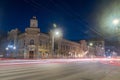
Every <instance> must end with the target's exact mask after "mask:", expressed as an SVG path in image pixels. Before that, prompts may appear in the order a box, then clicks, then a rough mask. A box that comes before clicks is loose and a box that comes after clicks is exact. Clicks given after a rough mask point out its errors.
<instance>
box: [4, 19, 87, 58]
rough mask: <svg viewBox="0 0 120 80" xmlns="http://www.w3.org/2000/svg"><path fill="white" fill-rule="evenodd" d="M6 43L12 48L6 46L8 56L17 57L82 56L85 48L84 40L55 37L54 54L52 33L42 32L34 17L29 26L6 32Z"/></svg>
mask: <svg viewBox="0 0 120 80" xmlns="http://www.w3.org/2000/svg"><path fill="white" fill-rule="evenodd" d="M8 41H9V44H8V45H12V46H13V48H15V49H11V52H10V48H9V49H8V48H6V53H7V55H8V56H9V57H10V56H12V57H18V58H31V59H36V58H52V57H83V56H84V52H85V50H86V47H87V46H86V42H85V41H84V40H82V41H80V42H79V43H77V42H73V41H69V40H66V39H63V38H62V36H61V37H60V38H55V41H54V54H53V53H52V46H51V45H52V35H51V32H49V33H48V34H45V33H42V32H41V31H40V28H38V20H37V19H36V17H33V18H32V19H30V27H28V28H26V29H25V32H24V33H20V31H19V30H18V29H13V30H11V31H10V32H8Z"/></svg>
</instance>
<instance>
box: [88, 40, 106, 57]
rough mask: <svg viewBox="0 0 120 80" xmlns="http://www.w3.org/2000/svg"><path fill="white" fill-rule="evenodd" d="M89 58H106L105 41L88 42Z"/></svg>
mask: <svg viewBox="0 0 120 80" xmlns="http://www.w3.org/2000/svg"><path fill="white" fill-rule="evenodd" d="M87 55H88V56H104V55H105V43H104V40H90V41H88V54H87Z"/></svg>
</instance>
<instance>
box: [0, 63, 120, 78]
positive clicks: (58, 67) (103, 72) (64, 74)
mask: <svg viewBox="0 0 120 80" xmlns="http://www.w3.org/2000/svg"><path fill="white" fill-rule="evenodd" d="M119 79H120V67H119V66H112V65H109V64H103V63H100V62H98V61H85V62H84V61H80V62H70V63H46V64H39V63H38V64H24V65H9V66H0V80H119Z"/></svg>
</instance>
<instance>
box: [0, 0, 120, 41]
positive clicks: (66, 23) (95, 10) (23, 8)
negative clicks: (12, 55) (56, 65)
mask: <svg viewBox="0 0 120 80" xmlns="http://www.w3.org/2000/svg"><path fill="white" fill-rule="evenodd" d="M119 3H120V1H119V0H0V31H1V34H2V33H4V32H6V33H7V31H10V30H11V29H14V28H18V29H19V30H20V31H22V32H23V31H24V29H25V28H26V27H29V20H30V18H32V16H36V17H37V19H38V21H39V28H40V29H41V32H45V33H47V32H48V31H50V29H52V24H53V23H56V24H57V25H58V26H59V27H60V28H61V29H62V30H63V35H64V38H66V39H70V40H81V39H91V38H96V37H97V38H101V37H104V38H106V37H108V35H111V31H112V28H110V26H109V25H107V21H109V20H110V19H109V18H111V16H112V18H116V17H119V16H118V15H119V14H120V13H119V11H118V10H120V6H119V5H120V4H119ZM113 14H114V15H113ZM109 23H111V22H109ZM110 30H111V31H110Z"/></svg>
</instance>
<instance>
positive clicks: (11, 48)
mask: <svg viewBox="0 0 120 80" xmlns="http://www.w3.org/2000/svg"><path fill="white" fill-rule="evenodd" d="M5 50H6V51H7V56H8V55H9V53H8V52H9V50H12V51H15V50H16V46H13V45H8V46H7V47H6V48H5ZM14 55H15V57H16V54H14Z"/></svg>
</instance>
